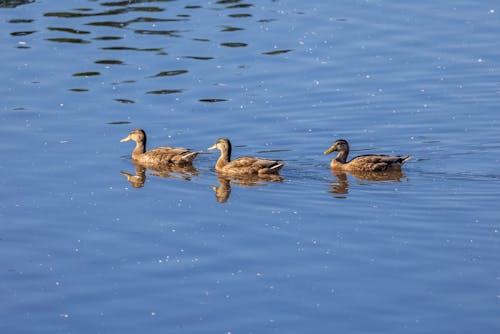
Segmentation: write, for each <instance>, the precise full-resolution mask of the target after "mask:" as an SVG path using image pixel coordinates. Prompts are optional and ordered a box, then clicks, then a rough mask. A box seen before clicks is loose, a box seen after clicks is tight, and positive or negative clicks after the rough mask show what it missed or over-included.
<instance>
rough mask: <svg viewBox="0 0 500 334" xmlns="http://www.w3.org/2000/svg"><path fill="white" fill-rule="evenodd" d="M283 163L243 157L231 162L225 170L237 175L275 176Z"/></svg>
mask: <svg viewBox="0 0 500 334" xmlns="http://www.w3.org/2000/svg"><path fill="white" fill-rule="evenodd" d="M281 167H283V163H281V162H280V161H278V160H270V159H263V158H256V157H241V158H238V159H235V160H233V161H231V162H229V163H228V164H227V165H226V166H224V169H225V170H226V171H232V172H237V173H248V174H273V173H277V172H278V171H279V170H280V169H281Z"/></svg>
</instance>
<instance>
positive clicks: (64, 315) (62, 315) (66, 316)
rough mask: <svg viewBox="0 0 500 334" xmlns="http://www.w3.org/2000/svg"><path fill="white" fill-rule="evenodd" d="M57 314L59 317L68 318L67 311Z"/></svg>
mask: <svg viewBox="0 0 500 334" xmlns="http://www.w3.org/2000/svg"><path fill="white" fill-rule="evenodd" d="M59 316H60V317H61V318H65V319H67V318H69V314H67V313H61V314H59Z"/></svg>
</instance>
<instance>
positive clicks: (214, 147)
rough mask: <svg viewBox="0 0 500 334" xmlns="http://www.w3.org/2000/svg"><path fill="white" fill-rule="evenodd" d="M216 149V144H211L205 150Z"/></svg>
mask: <svg viewBox="0 0 500 334" xmlns="http://www.w3.org/2000/svg"><path fill="white" fill-rule="evenodd" d="M215 149H217V145H213V146H210V147H209V148H207V150H215Z"/></svg>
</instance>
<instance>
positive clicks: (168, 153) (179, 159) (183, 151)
mask: <svg viewBox="0 0 500 334" xmlns="http://www.w3.org/2000/svg"><path fill="white" fill-rule="evenodd" d="M130 140H132V141H135V143H136V145H135V148H134V151H133V152H132V160H133V161H134V162H135V163H138V164H141V165H143V166H146V167H153V168H154V167H158V166H161V165H165V164H175V165H189V164H192V163H193V160H194V159H195V158H196V156H197V155H198V154H200V153H201V152H193V151H191V150H189V149H187V148H184V147H171V146H163V147H158V148H154V149H151V150H149V151H146V141H147V139H146V133H145V132H144V130H142V129H135V130H132V131H131V132H130V133H129V135H128V136H127V137H125V138H123V139H122V140H120V142H127V141H130Z"/></svg>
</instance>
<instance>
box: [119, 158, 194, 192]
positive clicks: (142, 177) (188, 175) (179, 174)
mask: <svg viewBox="0 0 500 334" xmlns="http://www.w3.org/2000/svg"><path fill="white" fill-rule="evenodd" d="M134 165H135V174H131V173H127V172H125V171H120V174H122V175H123V176H125V178H126V179H127V181H129V182H130V185H131V186H132V187H134V188H142V187H144V183H145V182H146V169H148V168H146V167H144V166H142V165H139V164H134ZM149 170H151V173H150V175H151V176H156V177H163V178H173V179H179V180H185V181H191V179H192V177H193V176H197V175H198V174H199V172H198V170H197V169H196V168H195V167H194V166H192V165H187V166H178V165H174V164H165V165H162V166H157V167H154V168H151V167H150V168H149Z"/></svg>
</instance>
